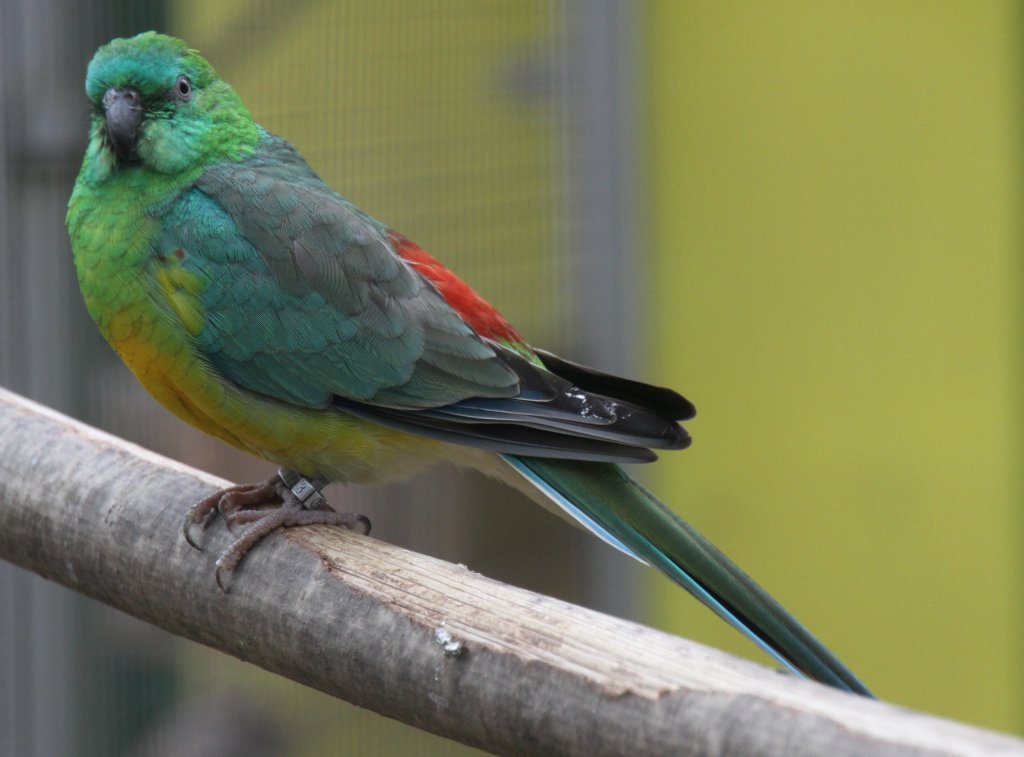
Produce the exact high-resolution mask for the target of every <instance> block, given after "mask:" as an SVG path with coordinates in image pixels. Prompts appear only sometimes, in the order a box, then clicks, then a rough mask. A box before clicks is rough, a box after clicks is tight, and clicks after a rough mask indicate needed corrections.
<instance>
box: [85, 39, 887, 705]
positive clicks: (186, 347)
mask: <svg viewBox="0 0 1024 757" xmlns="http://www.w3.org/2000/svg"><path fill="white" fill-rule="evenodd" d="M86 92H87V94H88V96H89V100H90V101H91V102H92V105H93V115H92V127H91V130H90V133H89V144H88V147H87V149H86V153H85V160H84V162H83V164H82V169H81V172H80V173H79V175H78V180H77V182H76V183H75V188H74V191H73V193H72V195H71V200H70V202H69V205H68V215H67V226H68V231H69V233H70V237H71V246H72V249H73V252H74V260H75V266H76V268H77V270H78V279H79V283H80V284H81V288H82V294H83V296H84V298H85V302H86V305H87V307H88V309H89V313H90V314H91V315H92V317H93V318H94V319H95V320H96V323H97V324H98V325H99V328H100V331H102V332H103V335H104V336H105V337H106V339H107V340H108V341H109V342H110V344H111V345H112V346H113V347H114V349H115V350H116V351H117V353H118V354H119V355H120V356H121V358H122V359H123V360H124V362H125V363H127V365H128V367H129V368H130V369H131V370H132V371H133V372H134V373H135V375H136V376H137V377H138V379H139V380H140V381H141V382H142V384H143V385H144V386H145V387H146V388H147V389H148V390H149V391H150V392H151V393H152V394H153V396H155V397H156V398H157V399H158V400H159V401H160V402H161V403H163V404H164V405H165V406H166V407H167V408H168V409H169V410H171V412H173V413H175V414H176V415H178V416H179V417H181V418H183V419H184V420H186V421H188V422H189V423H191V424H193V425H195V426H197V427H199V428H200V429H202V430H204V431H206V432H208V433H210V434H213V435H214V436H216V437H218V438H220V439H223V440H224V441H226V442H228V443H229V444H232V445H234V446H236V447H239V448H240V449H243V450H246V451H248V452H251V453H253V454H255V455H258V456H259V457H261V458H264V459H266V460H271V461H274V462H276V463H278V464H279V465H281V466H283V467H282V470H281V471H280V472H279V474H278V476H277V477H275V478H273V479H271V480H269V481H266V482H263V483H261V484H253V485H248V486H238V487H231V488H230V489H226V490H224V491H223V492H219V493H218V494H216V495H214V496H212V497H209V498H207V499H205V500H203V501H202V502H200V503H199V504H197V505H196V506H195V507H193V508H192V509H191V510H190V511H189V513H188V515H187V516H186V520H185V527H184V531H185V536H186V538H187V539H188V540H189V542H190V543H193V544H194V542H193V538H192V535H191V531H192V530H193V529H194V528H195V527H205V526H206V525H207V523H209V522H210V519H211V517H212V516H213V515H214V514H216V513H217V512H220V513H221V514H222V515H224V516H225V518H227V520H228V522H229V523H245V524H248V525H247V527H246V529H245V530H244V531H243V532H242V533H241V534H240V536H239V537H238V539H237V540H236V541H235V542H234V543H233V544H232V545H231V546H230V547H229V548H228V550H227V551H226V552H225V553H224V554H223V555H222V556H221V558H220V559H219V560H218V563H217V565H218V567H217V580H218V583H220V581H221V577H222V575H223V574H227V573H230V572H231V571H232V570H233V569H234V568H235V566H237V564H238V562H239V561H240V560H241V558H242V557H243V556H244V554H245V553H246V551H247V550H248V549H249V548H250V547H252V546H253V545H254V544H256V543H257V542H258V541H259V540H260V539H261V538H262V537H263V536H265V535H266V534H268V533H270V532H271V531H273V530H274V529H276V528H277V527H279V526H291V525H301V524H306V523H333V524H340V525H344V526H347V527H350V528H354V527H363V528H364V529H368V527H369V523H368V522H367V521H366V520H365V518H362V516H358V515H354V514H350V513H338V512H335V511H333V510H331V509H330V508H328V507H326V504H325V502H324V500H323V497H322V495H321V494H320V490H321V489H322V488H323V487H324V486H325V485H326V484H327V483H328V482H332V481H340V482H357V483H373V482H378V481H388V480H395V479H400V478H404V477H406V476H409V475H410V474H412V473H415V472H417V471H420V470H423V469H424V468H426V467H428V466H431V465H434V464H436V463H440V462H448V463H453V464H455V465H458V466H463V467H469V468H475V469H477V470H480V471H483V472H484V473H486V474H487V475H489V476H492V477H494V478H497V479H499V480H501V481H503V482H505V483H507V484H509V485H511V486H513V487H515V488H516V489H518V490H520V491H522V492H525V493H526V494H527V495H528V496H530V497H531V498H533V499H534V500H536V501H537V502H539V503H540V504H542V505H543V506H545V507H547V508H549V509H551V510H553V511H555V512H558V513H560V514H562V515H564V516H566V517H568V518H569V519H570V520H572V521H574V522H575V523H577V524H579V525H581V526H582V527H583V528H585V529H587V530H589V531H591V532H593V533H594V534H596V535H597V536H598V537H600V538H601V539H603V540H604V541H605V542H607V543H608V544H610V545H611V546H613V547H615V548H617V549H619V550H621V551H622V552H625V553H626V554H628V555H630V556H632V557H635V558H636V559H638V560H640V561H641V562H645V563H647V564H649V565H652V566H654V567H655V568H657V569H658V570H660V571H662V572H663V573H665V574H666V575H667V576H668V577H669V578H670V579H672V580H673V581H675V582H676V583H678V584H680V585H681V586H683V587H684V588H685V589H687V590H688V591H690V592H691V593H692V594H694V595H695V596H696V597H697V598H698V599H699V600H700V601H701V602H703V603H704V604H706V605H707V606H708V607H710V608H711V609H712V610H714V611H715V612H716V613H718V614H719V615H720V616H721V617H723V618H724V619H725V620H726V621H728V622H729V623H731V624H732V625H733V626H735V627H736V628H738V629H739V630H740V631H742V632H743V633H744V634H746V635H747V636H748V637H750V638H751V639H752V640H753V641H754V642H756V643H757V644H758V645H759V646H760V647H762V648H763V649H764V650H765V651H766V652H768V653H769V654H770V655H771V656H772V657H774V658H775V659H776V660H778V661H779V662H781V663H782V664H784V665H785V666H787V667H788V668H791V669H792V670H794V671H796V672H798V673H800V674H803V675H805V676H807V677H810V678H813V679H816V680H818V681H822V682H824V683H827V684H830V685H832V686H835V687H838V688H840V689H845V690H848V691H853V692H857V693H859V694H864V695H869V693H868V691H867V689H866V688H865V687H864V686H863V685H862V684H861V683H860V682H859V681H858V680H857V678H855V677H854V676H853V674H852V673H850V671H848V670H847V669H846V668H845V667H844V666H843V665H842V663H840V662H839V661H838V660H837V659H836V658H835V657H834V656H833V655H832V654H831V653H830V652H829V651H828V650H827V649H825V647H824V646H822V644H821V643H819V642H818V640H817V639H815V638H814V636H812V635H811V634H810V633H809V632H808V631H807V630H806V629H805V628H804V627H803V626H801V625H800V624H799V623H798V622H797V621H796V620H795V619H794V618H793V617H792V616H791V615H789V613H787V612H786V611H785V610H784V609H783V608H782V607H781V606H780V605H779V604H778V603H777V602H776V601H775V600H773V599H772V598H771V597H770V596H769V595H768V594H767V593H766V592H765V591H764V590H763V589H761V588H760V587H759V586H758V585H757V584H755V583H754V582H753V581H752V580H751V579H750V578H749V577H748V576H747V575H746V574H744V573H743V572H742V571H741V570H740V569H739V568H738V567H737V566H736V565H735V564H733V563H732V562H731V561H730V560H728V559H727V558H726V557H725V556H724V555H723V554H722V553H721V552H719V551H718V550H717V549H716V548H715V547H714V546H712V545H711V544H710V543H708V541H707V540H705V539H704V538H703V537H702V536H701V535H700V534H698V533H697V532H696V531H694V529H693V528H692V527H690V526H689V525H688V524H686V523H685V522H683V521H682V520H681V519H679V518H678V517H677V516H676V515H675V514H673V513H672V512H671V511H670V510H669V509H668V508H666V507H665V506H664V505H662V504H661V503H660V502H659V501H658V500H657V499H655V498H654V496H653V495H651V494H649V493H648V492H647V491H646V490H644V489H643V488H642V487H641V486H640V485H638V484H637V483H636V482H635V481H633V480H632V479H631V478H630V477H629V476H628V475H627V474H626V473H625V472H624V471H623V469H622V468H621V467H620V463H637V462H648V461H651V460H654V459H655V454H654V452H653V450H674V449H683V448H684V447H686V446H688V445H689V443H690V437H689V435H688V434H687V433H686V431H685V430H684V429H683V428H682V426H680V425H679V421H684V420H688V419H690V418H692V417H693V416H694V407H693V405H691V404H690V402H688V401H687V400H686V399H684V398H683V397H681V396H680V395H679V394H677V393H675V392H674V391H671V390H669V389H663V388H659V387H653V386H649V385H646V384H642V383H639V382H636V381H631V380H628V379H624V378H619V377H617V376H612V375H608V374H605V373H601V372H599V371H596V370H592V369H590V368H586V367H584V366H581V365H577V364H575V363H572V362H569V361H568V360H564V359H562V358H559V357H556V356H555V355H552V354H551V353H549V352H544V351H542V350H539V349H535V348H533V347H531V346H530V345H529V344H527V343H526V342H525V341H524V340H523V338H522V337H521V336H520V335H519V333H518V332H517V331H516V330H515V329H514V328H513V327H512V326H511V325H510V324H509V323H508V322H507V321H506V320H505V319H504V318H503V317H502V316H501V315H500V314H499V313H498V312H497V310H495V309H494V308H493V307H492V306H491V305H489V304H488V303H487V302H486V301H484V300H483V299H482V298H481V297H480V296H479V295H477V294H476V293H475V292H474V291H473V290H472V289H470V288H469V286H467V285H466V284H465V283H463V282H462V281H461V280H459V279H458V278H457V277H456V276H455V275H454V274H453V273H451V272H450V271H448V270H447V269H446V268H444V266H442V265H441V264H440V263H439V262H437V261H436V260H435V259H434V258H433V257H431V256H430V255H429V254H428V253H426V252H425V251H424V250H422V249H420V248H419V247H417V246H416V245H415V244H414V243H412V242H411V241H409V240H408V239H406V238H405V237H403V236H402V235H400V234H398V233H396V232H394V231H392V230H391V229H389V228H388V227H387V226H385V225H384V224H383V223H381V222H380V221H377V220H375V219H374V218H371V217H370V216H368V215H367V214H366V213H364V212H363V211H361V210H359V208H357V207H355V206H354V205H352V204H351V203H349V202H348V201H347V200H345V199H344V198H343V197H342V196H341V195H339V194H338V193H337V192H335V191H334V190H332V189H331V188H330V187H329V186H327V185H326V184H325V183H324V182H323V181H322V180H321V179H320V177H319V176H317V175H316V174H315V173H314V172H313V170H312V169H311V168H310V167H309V166H308V165H307V164H306V162H305V160H303V158H302V156H301V155H299V154H298V153H297V152H296V151H295V149H294V148H292V147H291V146H290V145H289V144H288V143H287V142H285V141H284V140H282V139H280V138H279V137H276V136H274V135H273V134H270V133H269V132H267V131H266V130H265V129H263V128H262V127H260V126H259V125H257V124H256V123H255V122H254V121H253V119H252V116H250V114H249V111H248V110H246V108H245V105H243V104H242V101H241V100H240V99H239V97H238V95H237V94H235V92H234V91H233V90H232V89H231V87H230V86H228V85H227V84H226V83H225V82H223V81H222V80H221V79H220V78H218V76H217V74H216V72H215V71H214V70H213V68H212V67H211V66H210V64H209V63H207V62H206V61H205V60H204V59H203V58H202V57H200V56H199V55H198V54H197V53H196V52H195V51H194V50H190V49H189V48H188V47H187V46H186V45H185V44H184V43H183V42H181V41H180V40H177V39H174V38H171V37H166V36H163V35H159V34H156V33H153V32H147V33H145V34H140V35H138V36H136V37H133V38H131V39H115V40H114V41H112V42H110V43H109V44H107V45H105V46H104V47H102V48H100V49H99V51H98V52H97V53H96V55H95V57H94V58H93V59H92V62H91V63H90V64H89V70H88V75H87V78H86ZM267 505H276V507H266V506H267Z"/></svg>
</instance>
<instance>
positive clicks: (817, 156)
mask: <svg viewBox="0 0 1024 757" xmlns="http://www.w3.org/2000/svg"><path fill="white" fill-rule="evenodd" d="M648 10H649V14H648V17H647V33H648V35H649V36H648V40H649V43H648V48H647V49H648V55H647V61H646V62H647V64H648V65H649V74H650V77H649V79H648V82H647V86H648V91H647V97H648V102H649V106H648V110H647V113H646V116H647V119H648V126H649V128H648V132H647V133H648V137H649V140H648V143H647V148H648V153H647V158H648V170H649V176H650V186H649V195H648V197H647V198H646V199H647V201H648V203H649V207H650V210H651V219H652V234H651V241H652V246H653V253H652V255H651V257H650V264H649V285H650V290H649V291H650V317H651V321H652V323H653V327H652V330H651V332H650V337H649V338H650V343H649V345H648V346H649V349H650V354H651V355H652V356H653V358H654V359H655V361H656V375H657V377H658V378H659V379H661V380H664V381H668V382H671V383H673V384H675V385H677V386H678V387H679V388H681V389H683V390H685V392H686V393H687V395H688V396H690V397H691V399H693V400H694V401H695V402H696V405H697V408H698V410H699V414H698V418H697V420H696V421H695V422H694V423H693V424H692V430H693V432H694V436H695V442H694V446H693V448H692V449H691V450H689V451H688V452H686V453H685V455H682V456H679V457H678V458H675V459H673V461H672V462H671V463H668V462H663V463H662V464H661V465H660V466H659V467H658V468H657V469H656V478H657V479H658V480H657V481H656V482H655V483H656V484H657V485H658V490H659V491H661V492H663V493H665V494H666V495H669V494H670V493H671V501H672V502H674V503H676V506H677V507H678V508H679V509H680V511H681V512H683V513H685V514H686V516H687V517H688V518H691V519H692V520H693V521H694V522H695V524H696V525H698V527H700V528H702V529H703V530H704V531H705V532H706V533H707V534H708V535H709V536H711V537H713V539H714V540H715V541H717V542H718V543H719V545H720V546H721V547H723V548H724V549H725V551H726V552H727V553H729V554H731V555H733V556H734V557H735V558H736V559H737V560H738V561H739V562H740V563H741V564H742V565H743V566H744V567H745V568H746V569H747V570H748V572H750V573H751V574H753V575H754V576H755V577H757V578H758V579H759V580H760V581H761V582H762V583H763V584H764V585H765V586H766V587H767V588H768V589H769V590H771V591H772V592H773V593H775V594H776V595H777V596H778V598H779V599H781V600H782V601H783V603H784V604H785V605H787V606H788V607H789V608H791V609H792V610H793V611H794V613H795V614H796V615H797V616H798V617H799V618H801V619H802V620H803V621H804V622H805V623H806V624H807V625H808V626H809V627H811V628H812V629H813V630H814V631H815V632H816V633H817V634H818V635H819V636H820V637H821V638H822V639H823V640H824V641H825V642H826V643H827V644H828V645H829V646H830V647H831V648H832V649H833V650H834V651H835V652H836V653H837V654H838V655H839V656H840V657H841V658H842V659H843V660H844V661H845V662H847V663H848V664H849V666H850V667H851V668H852V669H853V670H854V671H855V672H856V673H857V674H858V675H860V676H861V677H862V678H863V679H864V681H865V682H866V683H867V684H868V685H869V686H871V687H873V688H874V690H875V691H876V692H877V694H878V695H879V696H881V697H883V698H886V699H890V700H892V701H895V702H899V703H903V704H906V705H910V706H913V707H917V708H922V709H925V710H928V711H931V712H936V713H941V714H943V715H947V716H950V717H954V718H959V719H963V720H967V721H970V722H974V723H980V724H984V725H987V726H992V727H996V728H1000V729H1005V730H1010V731H1016V732H1022V731H1024V602H1022V592H1024V589H1022V579H1021V568H1022V565H1024V560H1022V557H1021V553H1022V546H1024V543H1022V542H1024V539H1022V536H1024V511H1022V503H1021V489H1022V487H1021V475H1020V472H1019V470H1020V460H1021V455H1022V444H1021V441H1022V436H1021V431H1020V425H1021V418H1022V415H1021V402H1020V399H1019V396H1020V383H1021V382H1020V377H1021V368H1022V362H1021V324H1022V321H1021V313H1022V309H1021V304H1020V302H1021V293H1022V287H1021V275H1020V274H1021V270H1022V267H1021V261H1020V255H1021V236H1022V235H1021V222H1020V215H1019V208H1020V206H1021V201H1022V196H1021V195H1022V192H1021V181H1020V178H1021V177H1020V167H1021V162H1020V140H1021V137H1022V134H1024V130H1022V128H1021V127H1022V124H1021V115H1022V110H1021V92H1022V90H1021V77H1020V66H1021V47H1020V45H1021V40H1022V39H1024V35H1021V33H1020V32H1021V19H1022V15H1021V14H1020V12H1019V10H1018V8H1017V6H1016V5H1015V4H1013V3H1010V2H928V3H925V2H899V3H893V2H868V3H864V2H857V3H853V2H847V3H837V2H829V3H822V2H784V3H783V2H772V3H761V2H744V3H735V2H734V3H719V2H675V1H664V2H652V3H651V4H650V5H649V8H648ZM656 591H657V596H658V599H659V601H660V607H661V608H662V613H663V618H664V621H665V622H666V623H669V624H670V627H672V628H673V629H674V630H676V631H678V632H679V633H681V634H684V635H687V636H697V637H698V638H700V639H702V640H704V641H706V642H708V643H711V644H714V645H716V646H721V647H725V648H727V649H730V650H732V651H735V652H738V653H743V654H749V653H751V647H750V645H749V644H747V643H746V642H744V641H743V640H742V639H741V638H740V637H739V636H738V635H737V634H735V633H734V632H732V631H731V630H730V629H728V628H726V627H725V626H724V625H722V624H721V623H720V622H718V621H717V620H716V619H714V618H713V617H711V616H710V614H709V613H707V612H706V611H704V610H703V609H702V608H699V607H696V606H695V605H694V604H693V603H683V602H680V601H678V596H677V592H676V591H675V589H674V588H672V587H670V586H669V585H668V584H667V582H658V584H657V589H656Z"/></svg>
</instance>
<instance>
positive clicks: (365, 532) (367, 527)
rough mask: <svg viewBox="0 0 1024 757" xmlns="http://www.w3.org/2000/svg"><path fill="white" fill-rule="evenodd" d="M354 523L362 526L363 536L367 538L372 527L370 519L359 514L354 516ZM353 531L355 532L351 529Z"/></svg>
mask: <svg viewBox="0 0 1024 757" xmlns="http://www.w3.org/2000/svg"><path fill="white" fill-rule="evenodd" d="M356 521H357V522H358V523H360V524H362V526H363V536H369V535H370V529H371V528H372V525H371V523H370V519H369V518H367V517H366V516H365V515H361V514H359V513H357V514H356ZM353 530H355V529H353Z"/></svg>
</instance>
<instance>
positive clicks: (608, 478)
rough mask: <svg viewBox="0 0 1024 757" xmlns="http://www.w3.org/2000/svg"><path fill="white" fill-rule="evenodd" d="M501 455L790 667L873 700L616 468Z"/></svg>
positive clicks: (576, 516)
mask: <svg viewBox="0 0 1024 757" xmlns="http://www.w3.org/2000/svg"><path fill="white" fill-rule="evenodd" d="M502 457H503V458H504V459H505V461H506V462H508V463H509V464H510V465H511V466H512V467H513V468H515V470H516V471H518V472H519V473H520V474H521V475H522V476H524V477H525V478H526V479H527V480H528V481H529V482H530V483H531V484H533V485H534V486H535V487H536V488H537V489H539V490H540V491H541V492H543V493H544V494H545V495H547V497H548V498H549V499H550V500H551V501H552V502H553V503H554V504H555V505H556V506H557V507H558V508H560V509H561V510H563V511H564V512H565V513H567V514H568V515H569V516H571V518H572V519H573V520H575V521H577V522H579V523H580V524H581V525H582V526H584V527H585V528H586V529H587V530H589V531H591V532H593V533H594V534H596V535H597V536H598V537H600V538H601V539H603V540H604V541H606V542H607V543H609V544H611V545H612V546H613V547H616V548H617V549H619V550H621V551H623V552H625V553H626V554H627V555H630V556H632V557H635V558H636V559H638V560H640V561H641V562H644V563H647V564H648V565H652V566H653V567H655V568H657V569H658V570H660V571H661V572H662V573H664V574H665V575H667V576H668V577H669V578H671V579H672V580H673V581H675V582H676V583H677V584H679V585H680V586H682V587H683V588H684V589H686V590H687V591H689V592H690V593H691V594H693V595H694V596H695V597H697V599H699V600H700V601H701V602H703V603H704V604H705V605H707V606H708V607H710V608H711V609H712V610H714V612H715V613H716V614H718V615H719V616H720V617H721V618H723V619H724V620H726V621H727V622H728V623H729V624H731V625H732V626H734V627H735V628H737V629H738V630H739V631H740V632H742V633H743V634H744V635H746V636H747V637H749V638H750V639H751V640H752V641H754V643H756V644H757V645H758V646H760V647H761V648H762V649H763V650H764V651H766V652H767V653H768V654H769V655H771V656H772V657H774V658H775V659H776V660H778V661H779V662H780V663H782V664H783V665H785V666H786V667H788V668H790V669H791V670H793V671H794V672H796V673H798V674H800V675H803V676H806V677H808V678H812V679H814V680H816V681H820V682H821V683H825V684H829V685H830V686H835V687H836V688H838V689H842V690H844V691H851V692H854V693H856V694H862V695H864V696H868V697H870V696H872V695H871V692H870V691H868V689H867V688H866V687H865V686H864V684H862V683H861V682H860V681H858V680H857V678H856V677H855V676H854V675H853V673H851V672H850V671H849V670H847V668H846V667H845V666H844V665H843V664H842V663H841V662H839V660H838V659H836V657H835V656H834V655H833V654H832V653H831V652H829V651H828V650H827V649H826V648H825V647H824V646H823V645H822V644H821V642H819V641H818V640H817V639H816V638H814V636H812V635H811V633H810V632H809V631H808V630H807V629H806V628H804V627H803V626H802V625H800V623H799V622H797V620H796V619H795V618H794V617H793V616H792V615H790V614H789V613H788V612H786V610H785V609H784V608H783V607H782V605H780V604H779V603H778V602H776V601H775V600H774V599H772V597H771V596H769V595H768V593H767V592H766V591H765V590H764V589H762V588H761V587H760V586H758V585H757V584H756V583H754V581H753V580H752V579H751V578H750V577H749V576H748V575H747V574H746V573H744V572H743V571H742V570H740V568H739V567H738V566H736V564H735V563H733V562H732V561H731V560H730V559H729V558H728V557H726V556H725V555H724V554H722V553H721V552H720V551H719V550H718V549H717V548H716V547H715V546H714V545H713V544H711V542H709V541H708V540H707V539H705V538H704V537H703V536H701V535H700V534H699V533H697V531H695V530H694V529H693V527H692V526H690V525H689V524H688V523H686V522H685V521H683V520H682V519H681V518H679V517H678V516H677V515H676V514H675V513H673V512H672V511H671V510H669V509H668V508H667V507H665V505H663V504H662V503H661V502H659V501H658V500H657V499H656V498H655V497H654V496H653V495H652V494H650V493H649V492H647V491H646V490H645V489H644V488H643V487H642V486H640V485H639V484H638V483H636V482H635V481H633V479H631V478H630V477H629V476H628V475H626V473H625V472H624V471H623V470H622V468H620V467H619V466H618V465H615V464H613V463H596V462H583V461H573V460H553V459H541V458H536V457H520V456H516V455H502Z"/></svg>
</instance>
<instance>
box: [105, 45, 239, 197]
mask: <svg viewBox="0 0 1024 757" xmlns="http://www.w3.org/2000/svg"><path fill="white" fill-rule="evenodd" d="M85 91H86V94H88V96H89V100H91V101H92V104H93V107H94V114H93V122H92V131H91V140H90V145H89V152H88V154H87V163H88V162H89V161H90V160H91V162H92V167H93V172H94V175H93V178H94V179H102V178H104V177H105V176H108V175H110V174H113V173H116V172H117V171H120V170H127V169H134V168H137V167H142V168H146V169H150V170H152V171H156V172H158V173H161V174H178V173H181V172H187V171H189V169H197V168H201V167H202V166H204V165H207V164H209V163H211V162H215V161H217V160H222V159H238V158H239V157H242V156H243V155H245V154H248V152H251V150H252V149H253V147H254V146H255V144H256V142H257V141H258V139H259V134H258V131H259V129H258V127H257V126H256V124H255V123H254V122H253V120H252V117H251V116H250V115H249V112H248V110H246V108H245V105H243V104H242V101H241V99H240V98H239V97H238V95H237V94H235V92H234V90H232V89H231V87H230V86H228V85H227V83H225V82H223V81H221V79H220V77H218V76H217V72H216V71H214V70H213V67H212V66H211V65H210V64H209V63H207V62H206V61H205V60H204V59H203V58H202V57H201V56H200V55H199V53H197V52H196V51H195V50H190V49H189V48H188V46H187V45H186V44H185V43H184V42H182V41H181V40H180V39H175V38H174V37H168V36H165V35H163V34H157V33H156V32H145V33H143V34H139V35H137V36H135V37H131V38H129V39H115V40H113V41H112V42H109V43H107V44H106V45H104V46H103V47H101V48H100V49H99V50H97V51H96V55H94V56H93V59H92V61H91V62H90V63H89V70H88V73H87V75H86V80H85Z"/></svg>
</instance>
